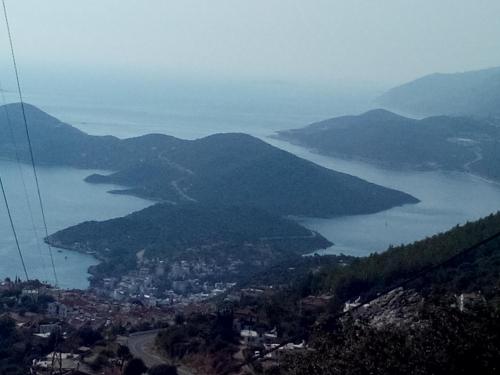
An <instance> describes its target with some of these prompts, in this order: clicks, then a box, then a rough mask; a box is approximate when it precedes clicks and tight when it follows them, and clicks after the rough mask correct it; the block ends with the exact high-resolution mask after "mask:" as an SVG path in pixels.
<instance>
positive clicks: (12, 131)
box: [0, 82, 48, 280]
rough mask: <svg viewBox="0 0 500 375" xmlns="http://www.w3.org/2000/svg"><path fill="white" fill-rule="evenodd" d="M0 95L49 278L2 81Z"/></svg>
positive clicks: (44, 266) (33, 226)
mask: <svg viewBox="0 0 500 375" xmlns="http://www.w3.org/2000/svg"><path fill="white" fill-rule="evenodd" d="M0 97H1V99H2V104H3V105H2V107H3V110H4V113H5V119H6V121H7V125H8V128H9V133H10V138H11V142H12V145H13V146H14V151H15V156H16V164H17V169H18V172H19V175H20V177H21V183H22V185H23V191H24V196H25V198H26V205H27V208H28V212H29V216H30V221H31V227H32V229H33V234H34V235H35V241H36V247H37V249H38V253H39V254H40V258H41V261H42V267H43V273H44V276H45V279H46V280H48V274H47V264H46V262H45V257H44V256H43V252H42V245H41V241H40V237H39V236H38V230H37V228H36V224H35V218H34V216H33V208H32V206H31V201H30V199H29V193H28V188H27V185H26V179H25V178H24V171H23V167H22V163H21V157H20V155H19V148H18V144H17V141H16V136H15V134H14V126H13V124H12V120H11V117H10V113H9V110H8V108H7V101H6V99H5V94H4V92H3V87H2V83H1V82H0Z"/></svg>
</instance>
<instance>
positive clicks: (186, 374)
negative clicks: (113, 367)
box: [127, 329, 195, 375]
mask: <svg viewBox="0 0 500 375" xmlns="http://www.w3.org/2000/svg"><path fill="white" fill-rule="evenodd" d="M158 332H160V330H159V329H155V330H152V331H144V332H136V333H132V334H130V336H129V337H128V339H127V346H128V348H129V350H130V353H132V355H133V356H134V357H137V358H140V359H142V360H143V361H144V363H145V364H146V366H148V367H153V366H158V365H163V364H170V362H169V361H168V360H167V359H165V358H163V357H162V356H161V355H160V354H158V353H157V352H156V350H155V347H154V344H155V339H156V335H157V334H158ZM177 372H178V373H179V375H195V374H194V373H193V372H192V371H190V370H189V369H188V368H186V367H183V366H180V367H179V366H178V367H177Z"/></svg>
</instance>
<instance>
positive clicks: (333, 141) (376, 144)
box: [277, 109, 500, 179]
mask: <svg viewBox="0 0 500 375" xmlns="http://www.w3.org/2000/svg"><path fill="white" fill-rule="evenodd" d="M277 137H278V138H280V139H284V140H287V141H290V142H292V143H296V144H299V145H302V146H305V147H309V148H312V149H314V150H316V151H317V152H319V153H322V154H326V155H333V156H340V157H348V158H355V159H361V160H364V161H367V162H372V163H377V164H382V165H385V166H389V167H396V168H412V169H420V170H433V169H446V170H454V171H465V172H472V173H476V174H479V175H482V176H485V177H488V178H491V179H500V126H499V125H498V124H496V123H492V122H491V121H487V120H479V119H475V118H472V117H451V116H434V117H428V118H424V119H422V120H415V119H411V118H407V117H403V116H400V115H397V114H395V113H392V112H389V111H386V110H383V109H377V110H372V111H369V112H366V113H364V114H361V115H358V116H343V117H336V118H333V119H329V120H325V121H321V122H318V123H314V124H311V125H309V126H306V127H304V128H301V129H294V130H287V131H281V132H278V134H277Z"/></svg>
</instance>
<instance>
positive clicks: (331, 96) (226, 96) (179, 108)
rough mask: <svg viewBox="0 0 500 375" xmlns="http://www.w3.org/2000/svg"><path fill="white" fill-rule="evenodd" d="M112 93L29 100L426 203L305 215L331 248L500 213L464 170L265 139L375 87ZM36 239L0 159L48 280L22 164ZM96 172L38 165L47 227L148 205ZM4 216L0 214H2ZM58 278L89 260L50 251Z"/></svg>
mask: <svg viewBox="0 0 500 375" xmlns="http://www.w3.org/2000/svg"><path fill="white" fill-rule="evenodd" d="M122 91H123V90H121V91H120V95H119V97H118V98H115V96H113V94H112V93H110V94H108V96H106V97H102V95H101V94H100V93H99V92H98V90H97V89H96V94H95V96H94V95H92V93H90V92H88V91H86V92H78V91H77V92H71V93H66V94H51V93H38V94H37V93H33V94H31V95H29V94H28V95H27V101H28V102H30V103H32V104H34V105H37V106H39V107H40V108H41V109H43V110H45V111H47V112H49V113H50V114H52V115H54V116H56V117H58V118H60V119H61V120H63V121H65V122H68V123H70V124H72V125H74V126H76V127H78V128H80V129H82V130H84V131H86V132H89V133H91V134H97V135H104V134H112V135H116V136H119V137H122V138H124V137H130V136H137V135H141V134H146V133H152V132H155V133H165V134H169V135H173V136H177V137H181V138H187V139H194V138H198V137H202V136H206V135H208V134H213V133H217V132H246V133H249V134H252V135H255V136H258V137H261V138H263V139H264V140H266V141H268V142H270V143H272V144H274V145H276V146H278V147H281V148H283V149H286V150H288V151H290V152H292V153H295V154H297V155H298V156H301V157H303V158H306V159H309V160H312V161H314V162H316V163H318V164H321V165H323V166H325V167H327V168H332V169H335V170H338V171H342V172H346V173H350V174H353V175H356V176H359V177H361V178H364V179H367V180H369V181H371V182H374V183H377V184H381V185H384V186H389V187H393V188H396V189H400V190H403V191H405V192H408V193H410V194H413V195H414V196H416V197H417V198H419V199H420V200H421V201H422V202H421V203H419V204H417V205H408V206H403V207H397V208H394V209H391V210H388V211H385V212H382V213H378V214H373V215H359V216H351V217H343V218H334V219H327V220H325V219H314V218H304V219H301V221H302V222H303V224H304V225H306V226H308V227H310V228H312V229H315V230H317V231H319V232H320V233H321V234H323V235H324V236H325V237H327V238H328V239H330V240H331V241H332V242H334V243H335V245H334V246H333V247H332V248H330V249H326V250H325V252H327V253H345V254H353V255H366V254H369V253H371V252H374V251H382V250H384V249H386V248H387V247H388V246H389V245H390V244H394V245H396V244H400V243H409V242H412V241H415V240H418V239H421V238H424V237H425V236H429V235H432V234H435V233H437V232H440V231H444V230H447V229H449V228H451V227H453V226H455V225H456V224H459V223H464V222H466V221H467V220H474V219H477V218H479V217H481V216H485V215H487V214H489V213H491V212H495V211H497V210H498V209H500V186H499V185H496V184H492V183H488V182H486V181H484V180H481V179H479V178H476V177H474V176H469V175H466V174H461V173H442V172H396V171H388V170H384V169H381V168H377V167H374V166H371V165H368V164H363V163H358V162H353V161H346V160H341V159H334V158H328V157H323V156H319V155H316V154H313V153H311V152H309V151H307V150H305V149H303V148H300V147H296V146H292V145H289V144H287V143H284V142H280V141H276V140H272V139H269V138H267V136H268V135H270V134H272V133H273V132H274V131H276V130H280V129H288V128H295V127H300V126H303V125H306V124H308V123H311V122H313V121H317V120H321V119H325V118H328V117H333V116H337V115H343V114H352V113H360V112H362V111H364V110H366V109H369V108H371V104H370V103H371V102H370V98H372V97H373V95H374V93H373V92H372V93H364V94H359V95H358V94H357V95H354V94H352V93H346V92H331V91H328V92H327V91H321V90H313V89H303V88H297V87H294V86H289V85H286V84H282V83H279V84H278V83H266V84H255V85H250V86H245V87H237V86H232V85H223V86H210V85H203V86H202V87H201V88H200V87H197V86H196V85H192V86H189V85H187V86H186V85H184V86H182V87H176V86H169V87H168V89H165V90H164V91H162V92H161V93H159V92H154V93H151V92H148V91H147V90H136V89H134V90H130V92H127V93H126V94H124V93H123V92H122ZM23 171H24V172H23V175H24V177H25V179H26V181H27V183H28V186H27V188H28V192H29V197H30V200H31V201H30V205H31V206H32V208H33V211H34V212H35V217H34V218H33V220H34V222H35V226H36V232H37V236H35V235H34V231H33V228H32V224H31V218H30V216H29V210H28V204H27V202H26V198H25V195H24V192H23V189H22V181H21V173H20V171H19V166H17V165H16V164H15V163H11V162H0V173H2V176H3V178H4V180H5V182H6V185H7V186H6V187H7V193H8V194H9V197H10V198H11V202H12V210H13V213H14V218H15V220H16V224H17V227H18V228H19V232H20V233H19V234H20V238H21V245H22V248H23V251H24V254H25V257H26V260H27V264H28V268H29V270H30V272H31V275H30V276H33V277H34V276H36V277H38V278H40V279H42V280H48V281H52V279H51V274H50V268H49V258H48V251H47V248H46V247H45V246H44V245H43V244H40V245H37V241H36V238H37V237H38V238H39V239H40V238H42V237H43V231H42V228H41V220H40V217H39V215H38V214H37V212H38V211H37V204H36V198H35V197H36V196H35V195H34V190H33V184H32V176H31V174H30V171H29V168H27V167H23ZM92 172H93V171H83V170H76V169H70V168H40V179H41V185H42V192H43V195H44V199H45V202H46V210H47V219H48V225H49V230H50V231H51V232H53V231H56V230H59V229H62V228H64V227H67V226H69V225H73V224H77V223H79V222H82V221H84V220H103V219H108V218H112V217H117V216H122V215H125V214H127V213H130V212H132V211H134V210H138V209H140V208H143V207H146V206H147V205H148V204H150V202H148V201H145V200H141V199H138V198H134V197H128V196H122V195H110V194H108V193H107V191H108V190H110V189H112V188H113V187H112V186H103V185H90V184H87V183H85V182H84V181H83V178H84V177H85V176H87V175H89V174H90V173H92ZM2 210H3V208H2ZM2 212H3V211H2ZM54 255H55V262H56V266H57V269H58V273H59V278H60V284H61V286H63V287H67V288H84V287H86V286H87V285H88V281H87V277H88V274H87V269H88V267H89V266H90V265H92V264H95V263H96V261H95V259H94V258H93V257H91V256H87V255H84V254H78V253H74V252H69V251H61V252H59V251H57V250H56V251H55V253H54ZM0 259H1V262H0V277H5V276H10V277H14V276H16V275H19V276H21V275H22V273H21V271H22V270H21V267H20V262H19V259H18V255H17V252H16V250H15V247H14V246H13V241H12V235H11V233H10V229H9V226H8V222H7V220H6V217H5V215H1V217H0Z"/></svg>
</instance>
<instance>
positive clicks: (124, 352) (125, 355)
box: [116, 345, 132, 369]
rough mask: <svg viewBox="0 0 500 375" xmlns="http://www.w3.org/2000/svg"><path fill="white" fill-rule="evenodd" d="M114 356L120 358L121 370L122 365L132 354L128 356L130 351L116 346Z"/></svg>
mask: <svg viewBox="0 0 500 375" xmlns="http://www.w3.org/2000/svg"><path fill="white" fill-rule="evenodd" d="M116 355H117V356H118V358H120V369H123V365H124V364H125V362H126V361H128V360H129V359H131V358H132V354H130V350H129V348H128V347H127V346H125V345H120V346H118V349H117V350H116Z"/></svg>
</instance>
